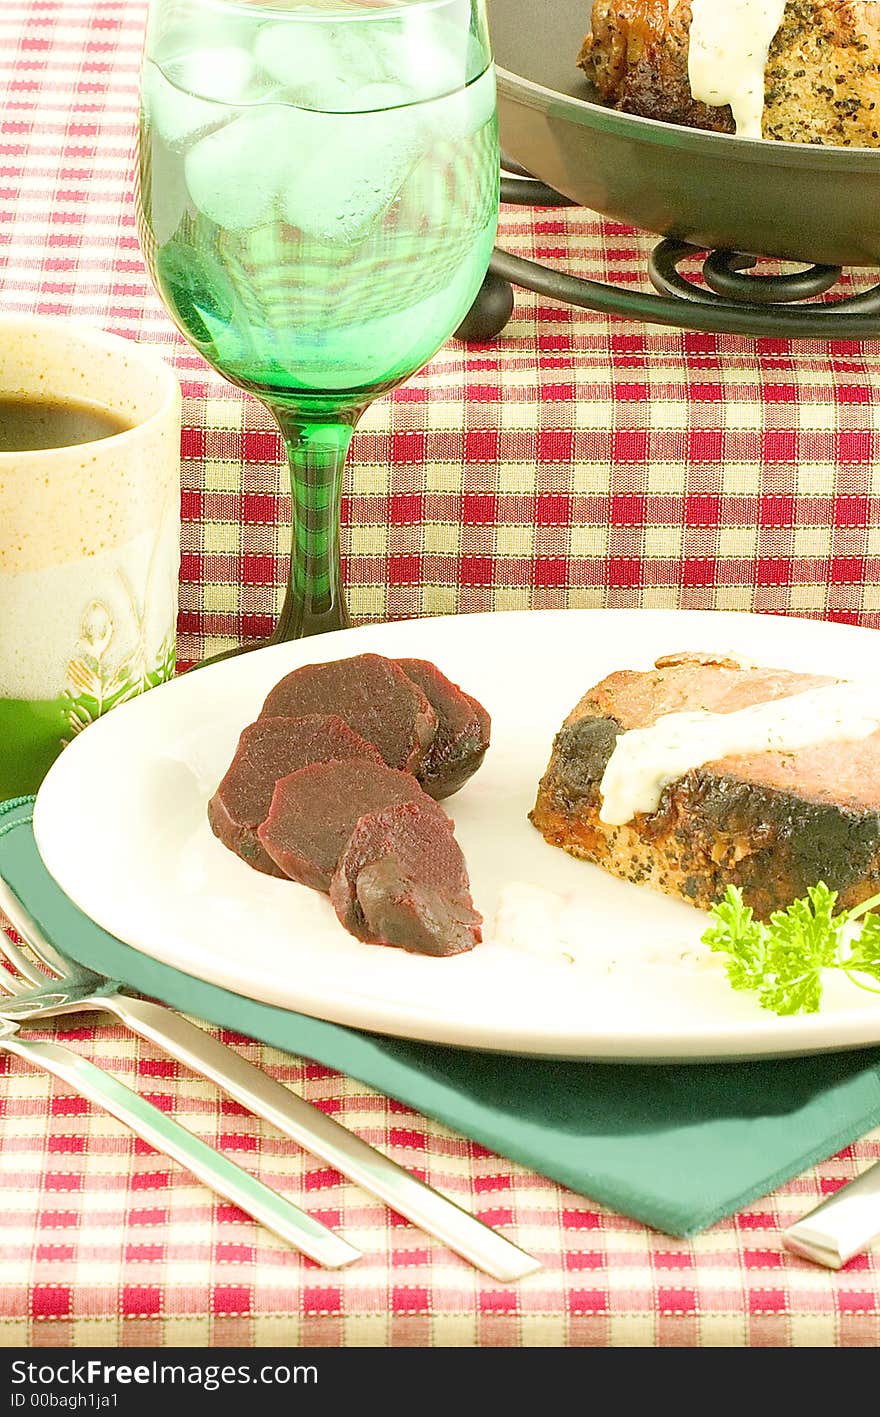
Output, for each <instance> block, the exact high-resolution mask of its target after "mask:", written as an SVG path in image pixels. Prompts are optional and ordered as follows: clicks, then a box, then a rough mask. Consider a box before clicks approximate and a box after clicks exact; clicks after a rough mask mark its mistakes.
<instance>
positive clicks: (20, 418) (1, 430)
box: [0, 394, 131, 453]
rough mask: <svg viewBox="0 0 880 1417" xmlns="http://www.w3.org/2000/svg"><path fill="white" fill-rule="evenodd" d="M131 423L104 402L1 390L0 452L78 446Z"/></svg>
mask: <svg viewBox="0 0 880 1417" xmlns="http://www.w3.org/2000/svg"><path fill="white" fill-rule="evenodd" d="M130 427H131V423H130V422H129V420H128V419H126V418H124V417H123V416H122V415H121V414H119V413H113V412H112V411H111V410H110V409H109V408H103V407H102V406H101V404H97V403H88V402H86V401H85V400H82V399H64V398H46V399H41V398H24V397H22V396H20V395H18V396H16V397H9V396H5V397H4V396H3V395H2V394H0V453H31V452H37V451H39V450H41V449H44V448H74V447H76V446H77V445H78V444H80V443H94V442H96V441H97V440H98V439H99V438H110V437H112V436H113V434H114V433H123V432H125V430H126V428H130Z"/></svg>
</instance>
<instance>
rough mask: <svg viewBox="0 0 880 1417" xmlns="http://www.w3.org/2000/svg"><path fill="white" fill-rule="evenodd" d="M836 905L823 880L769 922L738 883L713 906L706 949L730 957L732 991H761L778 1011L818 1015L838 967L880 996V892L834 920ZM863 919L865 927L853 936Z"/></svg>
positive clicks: (766, 1002)
mask: <svg viewBox="0 0 880 1417" xmlns="http://www.w3.org/2000/svg"><path fill="white" fill-rule="evenodd" d="M836 904H837V891H832V890H830V889H829V888H828V886H826V885H825V884H824V882H823V881H820V882H819V884H818V885H816V886H811V887H810V889H809V890H808V891H807V894H806V897H804V898H803V899H801V900H795V901H793V902H792V904H791V905H790V906H789V907H788V909H787V910H777V911H775V912H774V914H773V915H771V916H770V919H769V920H768V921H766V922H765V921H761V920H756V919H755V918H754V912H753V911H752V908H751V906H748V905H745V904H744V902H743V898H742V892H741V891H740V890H739V889H738V888H737V887H736V886H728V887H727V890H726V892H725V894H724V899H723V900H722V901H721V902H720V903H719V904H718V905H715V906H713V907H712V912H711V913H712V924H711V925H710V926H709V928H708V930H706V932H705V934H704V935H703V944H704V945H708V946H709V949H710V950H713V951H715V952H716V953H717V954H726V955H727V956H728V960H727V977H728V979H729V980H730V983H731V985H732V986H733V988H734V989H744V990H750V991H752V992H753V993H756V994H757V996H758V1002H759V1003H760V1004H761V1007H762V1008H765V1009H772V1011H773V1012H774V1013H776V1014H813V1013H815V1012H816V1011H817V1009H818V1008H819V1004H820V1002H821V1000H822V971H823V970H825V969H840V970H842V971H843V972H844V973H845V974H846V975H847V976H848V977H849V978H850V979H851V980H852V982H853V984H857V985H858V986H859V988H860V989H867V990H868V991H869V992H871V993H880V915H872V914H870V912H871V911H872V910H874V909H875V908H876V907H877V906H880V895H875V896H872V897H871V899H870V900H866V901H864V902H863V903H862V904H861V905H857V906H856V907H855V908H854V909H853V910H840V911H838V912H837V914H836V915H835V913H834V907H835V905H836ZM858 920H861V921H862V924H861V927H860V929H859V930H858V932H857V933H854V932H853V930H852V928H851V927H852V926H853V925H855V923H856V921H858ZM871 980H873V981H874V983H871V982H869V981H871ZM875 985H876V986H878V987H875Z"/></svg>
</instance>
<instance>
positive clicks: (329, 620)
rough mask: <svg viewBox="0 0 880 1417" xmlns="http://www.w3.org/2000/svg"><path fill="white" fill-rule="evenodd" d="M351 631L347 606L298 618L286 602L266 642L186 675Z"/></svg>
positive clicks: (222, 655)
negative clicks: (271, 649) (293, 642)
mask: <svg viewBox="0 0 880 1417" xmlns="http://www.w3.org/2000/svg"><path fill="white" fill-rule="evenodd" d="M350 628H351V621H350V620H349V618H348V611H347V610H346V608H345V603H344V602H342V603H341V604H340V603H339V602H338V601H337V602H336V604H334V605H333V606H331V608H330V609H329V610H327V611H323V612H321V611H317V612H316V611H308V612H305V613H303V614H300V615H295V614H294V612H293V608H292V606H290V607H289V606H288V603H287V602H286V601H285V604H284V606H283V607H282V611H281V614H280V616H279V617H278V624H277V625H276V626H275V629H274V630H273V631H272V633H271V635H268V636H267V637H266V639H263V640H254V641H253V643H252V644H246V645H234V646H233V648H232V649H224V650H221V651H220V652H219V654H212V655H209V656H208V658H207V659H200V660H199V662H198V664H193V665H191V666H190V668H189V669H188V670H187V671H186V672H187V674H189V673H191V672H192V670H193V669H205V668H206V667H207V666H208V665H209V664H220V662H221V661H222V660H224V659H235V658H236V657H237V656H238V655H240V654H250V653H251V652H252V651H253V650H257V649H268V648H269V646H270V645H283V644H289V643H290V641H291V640H304V639H311V638H312V636H313V635H327V634H331V633H332V632H333V631H334V630H348V629H350Z"/></svg>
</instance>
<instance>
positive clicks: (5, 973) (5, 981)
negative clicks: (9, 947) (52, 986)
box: [0, 930, 46, 997]
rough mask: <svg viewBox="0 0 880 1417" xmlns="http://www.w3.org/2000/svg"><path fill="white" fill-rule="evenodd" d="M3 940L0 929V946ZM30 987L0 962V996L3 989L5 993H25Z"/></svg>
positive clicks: (3, 935) (4, 938) (4, 937)
mask: <svg viewBox="0 0 880 1417" xmlns="http://www.w3.org/2000/svg"><path fill="white" fill-rule="evenodd" d="M5 940H6V933H5V931H3V930H0V946H2V945H3V944H4V942H5ZM45 981H46V976H45V974H44V975H43V982H44V983H45ZM30 987H31V986H30V984H28V982H27V980H25V979H22V977H21V975H20V974H13V972H12V970H11V969H7V968H6V965H5V964H0V997H2V994H3V993H4V991H5V992H6V993H7V994H26V993H27V992H28V990H29V989H30Z"/></svg>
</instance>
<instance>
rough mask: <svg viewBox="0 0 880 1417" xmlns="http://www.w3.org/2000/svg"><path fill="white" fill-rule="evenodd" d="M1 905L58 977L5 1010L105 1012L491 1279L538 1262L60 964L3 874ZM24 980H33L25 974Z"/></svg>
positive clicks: (210, 1043)
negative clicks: (220, 1089)
mask: <svg viewBox="0 0 880 1417" xmlns="http://www.w3.org/2000/svg"><path fill="white" fill-rule="evenodd" d="M0 906H2V908H3V910H4V911H5V912H6V914H7V915H8V917H9V919H10V920H11V921H12V924H13V925H14V926H15V928H16V930H17V931H18V933H19V934H20V935H21V937H22V939H24V940H26V941H28V942H29V943H30V944H31V945H32V947H33V949H34V951H35V953H36V955H37V956H38V957H43V958H44V959H45V960H46V962H47V963H48V964H49V965H50V967H51V968H54V969H57V970H59V971H61V972H63V974H64V975H65V976H66V977H65V978H61V979H51V980H49V979H47V978H46V977H45V975H40V974H39V973H38V972H37V973H36V978H37V979H38V980H39V982H40V984H41V986H42V988H41V990H40V992H37V993H34V992H30V991H29V992H28V993H27V994H25V995H19V996H18V997H17V998H13V999H4V1000H3V1001H2V1003H0V1012H2V1014H3V1016H5V1017H7V1018H16V1019H21V1020H24V1019H30V1020H36V1019H38V1018H51V1017H53V1016H55V1015H57V1014H62V1013H75V1012H77V1011H78V1010H85V1009H102V1010H106V1011H107V1012H108V1013H111V1014H113V1015H114V1016H115V1017H116V1018H118V1019H119V1021H120V1023H123V1024H125V1025H126V1027H128V1028H130V1029H131V1030H132V1031H133V1032H134V1033H136V1034H138V1035H139V1036H140V1037H141V1038H146V1039H148V1040H149V1042H151V1043H155V1044H156V1045H157V1046H158V1047H160V1048H162V1049H164V1050H165V1052H167V1053H170V1055H171V1056H172V1057H173V1058H176V1059H177V1060H178V1062H181V1063H183V1064H184V1066H185V1067H188V1068H191V1069H192V1070H193V1071H194V1072H197V1073H201V1075H202V1076H203V1077H206V1078H209V1079H210V1081H211V1082H214V1083H216V1085H217V1086H218V1087H220V1088H222V1089H223V1090H224V1091H225V1092H227V1093H229V1095H230V1097H234V1098H235V1099H236V1101H237V1102H240V1103H241V1104H242V1106H243V1107H247V1108H248V1110H249V1111H251V1112H254V1113H256V1115H257V1116H258V1117H263V1118H265V1119H266V1121H268V1122H271V1123H272V1125H273V1126H275V1127H277V1128H278V1130H279V1131H280V1132H283V1133H284V1135H285V1136H288V1137H290V1138H291V1139H292V1140H293V1141H295V1142H297V1143H298V1144H299V1145H300V1146H302V1147H304V1148H305V1149H306V1150H307V1151H310V1152H312V1153H313V1154H314V1155H315V1156H318V1157H320V1158H321V1160H322V1161H326V1162H327V1163H328V1165H330V1166H333V1167H334V1168H335V1169H336V1170H337V1171H339V1172H341V1174H342V1175H343V1176H347V1177H348V1179H349V1180H351V1181H355V1182H356V1183H357V1184H358V1185H361V1186H363V1188H364V1190H365V1191H368V1192H369V1193H370V1194H371V1195H374V1196H378V1197H379V1198H380V1199H381V1200H384V1201H385V1202H386V1203H387V1204H388V1205H390V1206H391V1207H392V1208H393V1209H394V1210H396V1211H398V1212H399V1214H401V1215H403V1216H405V1217H406V1218H407V1220H411V1221H412V1222H413V1223H414V1224H415V1225H418V1226H420V1228H421V1229H422V1230H425V1231H426V1232H427V1233H428V1234H429V1235H433V1236H435V1237H436V1238H437V1239H439V1240H442V1241H443V1242H444V1243H445V1244H447V1245H448V1246H449V1248H450V1249H452V1250H454V1251H455V1253H456V1254H459V1255H461V1256H462V1257H463V1258H464V1259H466V1260H469V1261H470V1263H471V1264H473V1265H475V1266H476V1267H477V1268H478V1269H481V1270H484V1271H485V1273H487V1274H490V1275H492V1277H493V1278H495V1279H500V1280H503V1281H505V1282H507V1283H510V1282H512V1281H514V1280H517V1279H522V1278H523V1277H524V1276H525V1275H527V1274H533V1273H534V1272H535V1271H536V1270H538V1269H540V1268H541V1264H540V1261H538V1260H536V1259H535V1258H534V1257H533V1256H532V1255H529V1254H527V1253H526V1252H525V1251H524V1250H521V1249H520V1248H519V1247H518V1246H517V1245H514V1244H513V1242H512V1241H511V1240H508V1239H506V1238H505V1236H503V1235H501V1234H499V1233H498V1231H497V1230H493V1229H491V1228H490V1227H489V1226H488V1225H484V1224H483V1222H482V1221H481V1220H478V1219H477V1218H476V1216H474V1215H471V1214H470V1212H469V1211H467V1210H464V1209H463V1208H462V1207H461V1206H460V1205H458V1204H456V1202H455V1201H452V1200H450V1199H449V1198H448V1197H447V1196H444V1195H442V1194H441V1193H440V1192H439V1191H435V1190H434V1189H433V1188H432V1187H431V1186H428V1185H426V1184H425V1182H423V1181H420V1180H419V1179H418V1178H417V1177H416V1176H413V1175H412V1174H411V1173H410V1172H409V1171H407V1170H406V1169H405V1168H404V1167H403V1166H399V1165H398V1164H397V1162H395V1161H392V1160H391V1158H390V1157H388V1156H386V1155H385V1154H384V1153H383V1152H381V1151H377V1150H376V1149H375V1148H374V1147H372V1146H370V1145H369V1143H368V1142H365V1141H363V1140H362V1139H361V1138H360V1137H358V1136H356V1135H355V1134H354V1133H352V1132H349V1131H348V1130H347V1128H346V1127H344V1126H342V1124H341V1123H340V1122H337V1121H336V1120H335V1119H334V1118H333V1117H328V1116H326V1114H325V1113H323V1112H322V1111H321V1110H320V1109H319V1108H317V1107H314V1106H313V1105H312V1104H311V1103H310V1102H307V1101H306V1100H305V1098H302V1097H299V1096H298V1095H297V1094H296V1093H295V1092H291V1091H290V1090H289V1089H288V1088H286V1087H285V1086H284V1085H283V1084H282V1083H280V1082H276V1081H275V1079H274V1078H271V1077H269V1075H268V1074H267V1073H264V1072H263V1071H262V1070H261V1069H260V1068H258V1067H256V1066H255V1065H254V1064H253V1063H250V1062H248V1061H247V1059H246V1058H243V1057H242V1056H241V1054H240V1053H236V1052H235V1051H234V1050H233V1049H232V1048H227V1047H226V1045H225V1044H223V1043H220V1042H219V1041H218V1040H217V1039H216V1038H213V1037H212V1036H211V1035H210V1034H209V1033H206V1032H205V1031H204V1029H201V1028H198V1027H197V1026H196V1025H195V1024H194V1023H190V1021H189V1020H188V1019H186V1018H184V1017H183V1016H182V1015H181V1014H178V1013H176V1012H175V1011H174V1010H173V1009H169V1008H166V1007H165V1005H163V1004H157V1003H153V1002H151V1001H149V1000H147V999H140V998H137V997H136V996H134V995H132V994H128V993H124V992H121V986H120V985H119V984H118V983H116V982H114V981H109V980H107V979H105V978H104V977H103V976H101V975H96V974H95V973H94V972H92V971H86V970H84V969H83V968H82V967H81V966H80V965H75V964H72V963H70V962H69V961H67V960H66V959H65V958H64V956H63V955H61V954H60V953H59V952H58V950H57V948H56V947H55V946H53V945H52V943H51V942H50V941H49V940H48V939H47V937H46V935H45V933H44V931H43V930H42V929H41V927H40V926H39V924H38V923H37V921H36V920H35V919H34V918H33V916H32V915H31V913H30V911H29V910H28V909H27V907H26V906H25V905H24V904H23V903H22V901H21V900H20V899H19V897H18V896H17V895H16V894H15V892H14V891H13V890H12V888H11V886H9V884H8V882H5V881H3V880H2V879H0ZM30 977H31V978H32V979H33V978H34V977H35V976H34V973H33V972H32V973H31V975H30Z"/></svg>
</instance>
